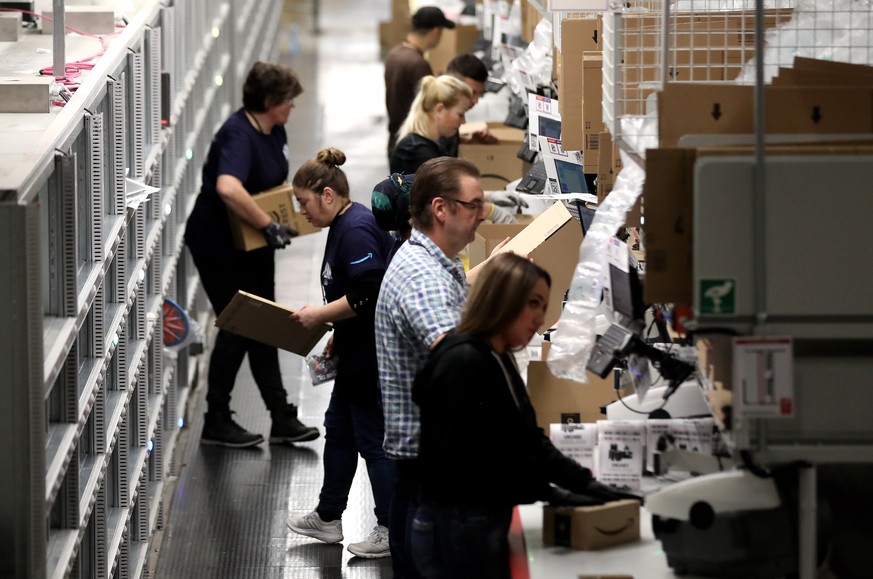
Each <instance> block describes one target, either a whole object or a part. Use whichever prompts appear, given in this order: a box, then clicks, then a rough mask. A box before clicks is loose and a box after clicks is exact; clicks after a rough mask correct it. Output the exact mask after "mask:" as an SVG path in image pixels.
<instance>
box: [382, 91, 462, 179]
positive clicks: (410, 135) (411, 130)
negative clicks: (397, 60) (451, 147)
mask: <svg viewBox="0 0 873 579" xmlns="http://www.w3.org/2000/svg"><path fill="white" fill-rule="evenodd" d="M471 106H473V91H472V90H471V89H470V87H469V86H467V83H465V82H464V81H462V80H460V79H458V78H455V77H454V76H449V75H442V76H437V77H434V76H426V77H424V78H423V79H422V81H421V89H420V90H419V91H418V94H417V95H416V97H415V100H414V101H413V102H412V108H411V109H410V110H409V115H408V116H407V117H406V120H405V121H403V125H402V126H401V127H400V131H399V132H398V133H397V145H396V146H395V147H394V151H393V152H392V153H391V159H390V162H389V164H390V166H391V172H392V173H415V172H416V171H418V168H419V167H421V165H422V164H423V163H424V162H425V161H429V160H430V159H434V158H436V157H444V156H446V151H445V150H444V149H443V147H442V146H441V145H440V142H439V141H440V138H441V137H451V136H453V135H455V134H457V132H458V129H459V128H460V127H461V125H462V124H464V115H465V114H466V113H467V111H468V110H470V107H471Z"/></svg>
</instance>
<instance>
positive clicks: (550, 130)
mask: <svg viewBox="0 0 873 579" xmlns="http://www.w3.org/2000/svg"><path fill="white" fill-rule="evenodd" d="M537 117H538V118H539V125H538V126H539V132H538V133H537V135H538V136H540V137H548V138H550V139H560V138H561V121H558V120H555V119H550V118H549V117H546V116H544V115H537Z"/></svg>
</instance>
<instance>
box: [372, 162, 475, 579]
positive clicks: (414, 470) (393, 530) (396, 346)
mask: <svg viewBox="0 0 873 579" xmlns="http://www.w3.org/2000/svg"><path fill="white" fill-rule="evenodd" d="M484 204H485V195H484V193H483V191H482V185H481V183H480V180H479V170H478V169H477V168H476V166H475V165H474V164H472V163H470V162H469V161H466V160H463V159H457V158H453V157H439V158H436V159H432V160H430V161H428V162H426V163H425V164H424V165H422V166H421V167H420V168H419V170H418V171H417V172H416V174H415V182H414V184H413V186H412V192H411V193H410V208H409V210H410V213H411V216H412V225H413V230H412V235H411V237H410V238H409V240H408V241H407V242H406V243H404V244H403V245H402V246H401V247H400V249H399V250H397V254H396V255H395V256H394V259H393V260H392V261H391V263H390V265H389V266H388V270H387V271H386V272H385V277H384V279H383V280H382V288H381V290H380V292H379V301H378V304H377V306H376V353H377V356H378V361H379V381H380V385H381V389H382V405H383V411H384V414H385V443H384V448H385V453H386V454H387V455H388V456H389V457H390V458H392V459H394V460H395V461H396V465H397V482H396V486H395V490H394V500H393V502H392V504H391V521H390V525H389V543H390V545H391V554H392V556H393V565H394V579H401V578H402V579H406V578H407V577H419V576H420V575H419V573H418V572H417V571H416V570H415V566H414V565H413V564H412V557H411V555H410V553H409V550H408V545H406V537H407V536H408V534H407V529H408V528H410V525H411V521H412V517H413V516H414V515H415V507H416V505H415V496H414V493H415V492H416V490H417V486H418V466H417V460H416V458H417V456H418V438H419V432H420V422H419V411H418V407H417V406H416V405H415V403H414V402H412V383H413V381H414V380H415V374H416V373H417V372H418V371H419V370H420V369H421V368H422V367H423V366H424V363H425V361H426V360H427V356H428V352H429V350H430V348H431V347H433V345H434V344H435V343H436V342H437V341H438V340H439V339H440V337H441V336H442V335H443V334H445V333H446V332H447V331H449V330H451V329H452V328H454V327H455V326H456V325H457V323H458V321H459V320H460V318H461V309H462V308H463V306H464V302H465V300H466V299H467V289H468V287H469V285H468V282H467V276H466V274H465V272H464V266H463V264H462V263H461V260H460V259H459V258H458V253H459V252H460V251H461V250H462V249H464V247H466V245H467V244H468V243H469V242H471V241H473V238H474V237H475V235H476V228H477V227H478V226H479V224H480V223H482V221H483V220H484V219H485V217H486V215H485V211H484V209H483V207H484Z"/></svg>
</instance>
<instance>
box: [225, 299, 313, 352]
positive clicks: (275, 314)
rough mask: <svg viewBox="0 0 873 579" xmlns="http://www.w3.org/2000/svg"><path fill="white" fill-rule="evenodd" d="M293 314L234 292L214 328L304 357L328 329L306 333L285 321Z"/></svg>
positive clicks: (299, 326)
mask: <svg viewBox="0 0 873 579" xmlns="http://www.w3.org/2000/svg"><path fill="white" fill-rule="evenodd" d="M293 313H294V310H290V309H288V308H286V307H285V306H282V305H279V304H277V303H275V302H271V301H270V300H267V299H264V298H262V297H258V296H256V295H253V294H250V293H247V292H243V291H240V292H237V294H236V295H235V296H233V299H232V300H231V301H230V303H229V304H228V305H227V307H226V308H224V310H222V312H221V313H220V314H219V315H218V318H217V319H216V320H215V325H216V326H218V327H219V328H221V329H222V330H225V331H228V332H231V333H233V334H239V335H240V336H245V337H246V338H251V339H252V340H257V341H258V342H263V343H264V344H268V345H270V346H273V347H276V348H280V349H282V350H287V351H288V352H291V353H293V354H299V355H300V356H306V355H307V354H309V352H311V351H312V348H314V347H315V345H316V344H318V342H319V340H321V338H322V336H324V334H325V333H326V332H327V331H328V330H329V329H330V326H326V325H323V326H320V327H318V328H316V329H314V330H307V329H306V328H304V327H303V326H301V325H300V324H298V323H296V322H293V321H291V320H290V319H288V316H290V315H291V314H293Z"/></svg>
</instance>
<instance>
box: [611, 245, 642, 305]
mask: <svg viewBox="0 0 873 579" xmlns="http://www.w3.org/2000/svg"><path fill="white" fill-rule="evenodd" d="M609 285H610V288H611V291H612V309H613V311H614V312H617V313H619V314H621V315H623V316H625V317H626V318H627V319H628V320H636V321H643V319H644V316H645V311H646V307H645V305H644V304H643V286H642V284H641V283H640V276H639V274H638V273H637V262H636V259H635V258H634V257H633V256H631V257H630V259H629V263H628V268H627V271H623V270H622V269H621V268H620V267H616V266H615V265H614V264H612V263H610V264H609Z"/></svg>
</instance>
